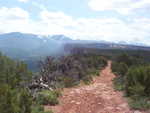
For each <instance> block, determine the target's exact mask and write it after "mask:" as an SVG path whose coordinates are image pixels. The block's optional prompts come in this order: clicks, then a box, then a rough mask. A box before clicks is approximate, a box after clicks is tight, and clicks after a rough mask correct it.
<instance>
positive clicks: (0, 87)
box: [0, 54, 52, 113]
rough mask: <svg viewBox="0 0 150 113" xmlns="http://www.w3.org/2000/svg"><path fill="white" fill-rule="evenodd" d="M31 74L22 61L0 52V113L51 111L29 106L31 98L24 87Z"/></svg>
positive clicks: (40, 112) (31, 101)
mask: <svg viewBox="0 0 150 113" xmlns="http://www.w3.org/2000/svg"><path fill="white" fill-rule="evenodd" d="M31 75H32V74H31V72H29V71H28V69H27V66H26V65H25V64H24V63H23V62H17V61H13V60H11V59H10V58H8V57H6V56H3V55H2V54H0V113H52V112H44V109H39V108H37V106H34V107H35V108H33V107H31V106H32V103H33V99H32V97H31V95H30V93H29V91H28V90H27V88H26V84H27V83H28V82H29V81H30V79H31Z"/></svg>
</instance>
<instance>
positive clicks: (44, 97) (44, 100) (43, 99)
mask: <svg viewBox="0 0 150 113" xmlns="http://www.w3.org/2000/svg"><path fill="white" fill-rule="evenodd" d="M59 96H60V92H58V91H48V90H43V91H41V92H39V93H38V95H37V97H36V101H37V103H39V104H41V105H47V104H50V105H56V104H58V103H59V102H58V97H59Z"/></svg>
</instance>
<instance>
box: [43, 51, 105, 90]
mask: <svg viewBox="0 0 150 113" xmlns="http://www.w3.org/2000/svg"><path fill="white" fill-rule="evenodd" d="M76 52H77V53H73V54H71V55H69V56H64V57H60V58H58V59H54V58H52V57H48V58H47V59H46V60H45V61H44V62H42V69H41V75H42V78H43V80H44V81H45V82H46V83H47V84H48V85H49V86H51V87H53V88H60V87H61V88H62V87H72V86H74V85H77V84H79V83H80V81H84V82H85V83H87V82H90V81H91V80H92V76H94V75H99V72H98V71H97V70H100V69H101V68H103V67H105V66H106V64H107V60H106V59H105V58H104V57H103V56H100V55H97V54H91V53H86V54H85V53H84V52H81V50H80V49H79V50H76Z"/></svg>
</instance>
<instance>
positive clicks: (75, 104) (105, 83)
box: [45, 62, 144, 113]
mask: <svg viewBox="0 0 150 113" xmlns="http://www.w3.org/2000/svg"><path fill="white" fill-rule="evenodd" d="M114 77H115V75H114V74H113V73H112V72H111V62H109V63H108V66H107V67H106V68H105V69H104V70H102V71H101V73H100V76H98V77H96V78H94V80H93V83H92V84H90V85H80V86H78V87H74V88H68V89H67V88H66V89H64V91H63V96H62V97H61V98H60V104H59V105H57V106H45V109H46V110H48V109H52V110H53V111H54V113H144V112H140V111H134V110H131V109H130V108H129V106H128V104H127V101H126V99H125V98H124V97H123V94H122V92H119V91H116V90H114V87H113V83H112V80H113V78H114Z"/></svg>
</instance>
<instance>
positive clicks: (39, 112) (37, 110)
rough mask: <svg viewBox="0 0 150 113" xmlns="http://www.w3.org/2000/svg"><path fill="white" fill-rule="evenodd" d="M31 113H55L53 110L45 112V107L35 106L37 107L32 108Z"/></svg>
mask: <svg viewBox="0 0 150 113" xmlns="http://www.w3.org/2000/svg"><path fill="white" fill-rule="evenodd" d="M31 113H53V112H52V111H51V110H50V111H47V112H45V111H44V107H43V106H41V105H35V106H32V112H31Z"/></svg>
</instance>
